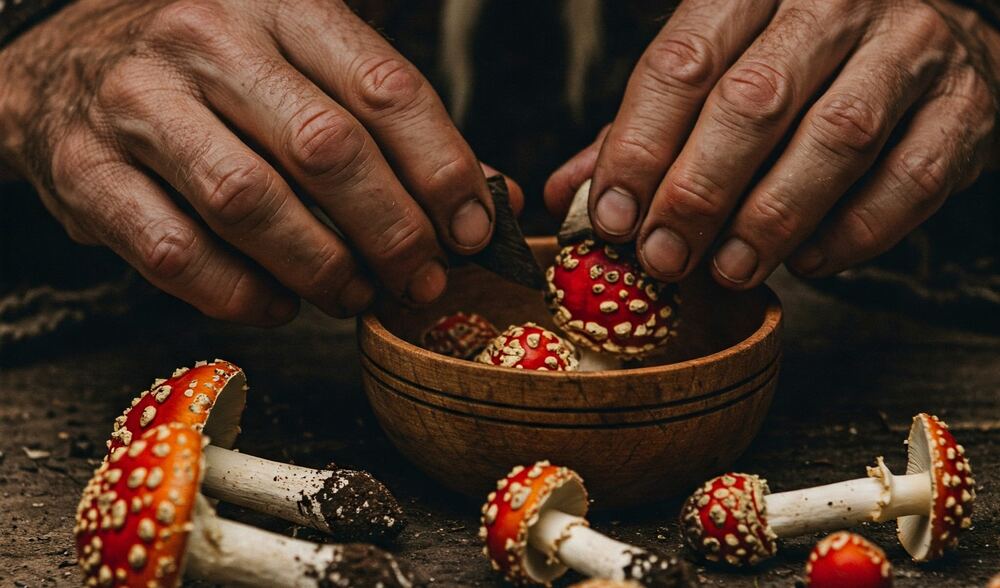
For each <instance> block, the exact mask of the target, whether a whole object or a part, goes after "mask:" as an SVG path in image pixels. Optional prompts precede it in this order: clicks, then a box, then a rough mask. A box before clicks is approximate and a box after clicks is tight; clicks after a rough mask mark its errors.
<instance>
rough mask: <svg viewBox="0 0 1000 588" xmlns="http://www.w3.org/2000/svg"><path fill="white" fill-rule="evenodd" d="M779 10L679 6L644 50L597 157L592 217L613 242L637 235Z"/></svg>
mask: <svg viewBox="0 0 1000 588" xmlns="http://www.w3.org/2000/svg"><path fill="white" fill-rule="evenodd" d="M774 5H775V2H774V1H773V0H767V1H760V0H738V1H737V0H722V1H702V2H684V3H681V5H680V6H679V7H678V9H677V11H676V12H675V13H674V15H673V16H672V17H671V18H670V20H669V21H668V22H667V24H666V26H664V28H663V30H662V31H660V33H659V34H658V35H657V37H656V39H654V41H653V42H652V43H651V44H650V46H649V48H648V49H646V51H645V53H643V55H642V58H641V59H640V61H639V63H638V65H637V66H636V68H635V70H634V71H633V73H632V76H631V78H630V79H629V82H628V87H627V88H626V90H625V96H624V98H623V99H622V104H621V108H620V109H619V111H618V115H617V116H616V117H615V120H614V123H613V124H612V127H611V131H610V133H609V134H608V137H607V140H606V141H604V144H603V147H602V148H601V150H600V156H599V157H598V158H597V164H596V167H595V170H594V181H593V184H592V185H591V189H590V218H591V219H592V221H593V225H594V229H595V230H596V232H597V234H598V235H599V236H601V237H602V238H604V239H607V240H610V241H614V242H626V241H629V240H631V239H632V238H633V236H634V234H635V231H636V229H637V227H638V226H639V225H640V221H641V220H642V218H643V217H644V216H645V212H646V210H647V209H648V207H649V203H650V201H651V200H652V198H653V194H654V192H656V188H657V186H658V185H659V184H660V181H661V180H662V179H663V176H664V174H665V173H666V171H667V168H669V167H670V164H671V163H672V162H673V160H674V158H675V157H676V156H677V153H678V152H679V151H680V149H681V146H682V145H683V144H684V141H685V140H686V139H687V136H688V133H689V132H690V130H691V126H692V125H693V123H694V121H695V118H696V117H697V116H698V112H699V111H700V110H701V106H702V103H703V102H704V101H705V97H706V96H708V94H709V92H710V90H711V89H712V86H714V85H715V82H716V80H718V78H719V76H721V75H722V73H723V72H724V71H725V70H726V68H727V67H728V66H729V64H730V63H732V62H733V61H734V60H735V59H736V58H737V57H738V56H739V54H740V53H741V52H742V51H743V50H744V49H745V48H746V47H747V46H748V45H749V44H750V42H751V41H752V40H753V38H754V37H756V36H757V34H758V33H759V32H760V30H761V29H763V28H764V26H765V25H766V24H767V21H768V20H769V18H770V16H771V13H772V11H773V10H774ZM577 185H578V186H579V185H580V184H577ZM559 188H560V189H562V188H564V187H563V186H559Z"/></svg>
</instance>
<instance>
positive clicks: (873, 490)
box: [764, 458, 933, 537]
mask: <svg viewBox="0 0 1000 588" xmlns="http://www.w3.org/2000/svg"><path fill="white" fill-rule="evenodd" d="M869 476H870V477H868V478H861V479H857V480H848V481H846V482H838V483H836V484H828V485H826V486H817V487H815V488H806V489H804V490H794V491H791V492H779V493H777V494H768V495H766V496H764V512H765V513H766V516H767V522H768V524H770V526H771V530H772V531H774V533H775V534H776V535H777V536H778V537H794V536H797V535H803V534H805V533H813V532H817V531H833V530H836V529H844V528H847V527H852V526H854V525H857V524H859V523H862V522H865V521H874V522H883V521H888V520H892V519H895V518H898V517H901V516H906V515H921V516H928V515H929V514H930V511H931V507H932V505H933V498H932V496H931V479H930V474H929V473H927V472H922V473H918V474H908V475H905V476H893V475H892V473H890V472H889V470H888V468H886V467H885V464H883V463H882V459H881V458H879V460H878V466H877V467H874V468H869Z"/></svg>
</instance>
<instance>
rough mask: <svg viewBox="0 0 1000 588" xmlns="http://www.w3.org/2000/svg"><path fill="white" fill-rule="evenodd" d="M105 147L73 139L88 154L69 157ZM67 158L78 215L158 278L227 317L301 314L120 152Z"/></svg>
mask: <svg viewBox="0 0 1000 588" xmlns="http://www.w3.org/2000/svg"><path fill="white" fill-rule="evenodd" d="M74 143H75V144H74ZM99 149H100V146H99V144H97V142H96V141H82V140H81V141H78V142H77V141H73V140H68V141H66V142H64V151H66V152H73V151H75V152H77V153H80V154H81V155H68V156H67V157H66V158H64V160H71V159H73V158H77V161H80V158H84V157H86V156H85V155H82V154H83V153H87V152H94V151H96V150H99ZM64 165H66V166H67V169H72V170H75V171H74V172H73V175H74V176H75V177H76V179H75V183H71V181H70V180H64V181H62V182H61V183H62V184H63V186H64V187H63V188H61V189H60V192H61V193H62V194H63V195H64V196H68V197H69V199H70V200H72V201H74V202H76V203H77V204H76V207H77V210H76V211H75V214H76V216H77V218H81V219H83V218H85V219H87V221H86V229H87V230H88V231H89V232H90V233H91V234H93V235H95V236H97V237H98V238H99V239H100V240H101V242H103V243H104V244H106V245H107V246H108V247H110V248H111V249H112V250H113V251H115V253H117V254H118V255H119V256H121V257H122V258H123V259H125V261H127V262H128V263H129V264H130V265H132V266H133V267H134V268H136V270H138V271H139V273H141V274H142V275H143V276H144V277H145V278H146V279H147V280H149V281H150V282H151V283H152V284H153V285H154V286H156V287H158V288H160V289H161V290H163V291H165V292H167V293H169V294H172V295H174V296H176V297H178V298H180V299H181V300H184V301H185V302H188V303H189V304H191V305H193V306H194V307H196V308H198V309H199V310H201V311H202V312H204V313H205V314H207V315H209V316H211V317H215V318H220V319H224V320H230V321H238V322H243V323H248V324H252V325H258V326H274V325H278V324H282V323H285V322H288V321H289V320H291V318H292V317H294V316H295V313H296V312H297V310H298V299H297V298H296V297H294V296H292V295H291V294H290V293H289V292H288V291H286V290H285V289H284V288H282V287H281V286H280V285H278V284H276V283H274V282H273V281H272V280H270V279H269V278H268V277H266V276H265V275H263V274H262V273H261V272H260V271H259V269H257V268H255V267H254V266H252V265H251V264H249V263H248V262H247V261H246V260H245V259H243V258H241V257H239V256H236V255H233V254H232V253H229V252H227V251H226V250H224V249H223V248H222V247H220V246H219V244H218V243H217V242H215V240H214V239H213V238H212V236H211V235H209V234H208V233H207V232H206V231H205V230H204V229H203V228H201V227H200V226H199V225H198V224H197V223H195V222H194V221H193V220H192V219H191V218H189V217H188V216H187V215H185V214H184V213H183V212H181V211H180V210H179V209H178V208H177V206H176V205H175V204H174V203H173V202H172V201H171V200H170V197H169V196H168V195H167V194H166V193H165V192H164V191H163V190H162V189H161V188H160V187H159V186H158V185H157V184H156V183H155V182H154V181H153V180H152V179H150V178H149V177H148V176H146V175H145V174H143V173H142V172H140V171H139V170H137V169H135V168H133V167H131V166H130V165H128V164H126V163H124V162H123V161H117V160H115V161H107V160H106V161H102V162H101V163H99V164H94V163H93V162H92V160H91V162H88V164H87V167H81V166H78V165H73V164H64ZM66 175H67V174H60V173H59V172H58V171H57V178H58V177H59V176H64V177H65V176H66ZM56 181H57V183H60V182H59V180H58V179H57V180H56ZM83 186H85V188H84V187H83Z"/></svg>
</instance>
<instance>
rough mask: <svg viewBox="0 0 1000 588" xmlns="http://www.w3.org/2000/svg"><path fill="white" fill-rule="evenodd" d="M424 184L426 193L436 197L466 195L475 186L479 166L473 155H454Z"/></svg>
mask: <svg viewBox="0 0 1000 588" xmlns="http://www.w3.org/2000/svg"><path fill="white" fill-rule="evenodd" d="M443 159H444V162H443V163H441V164H439V165H438V166H437V167H436V168H435V169H434V171H433V172H431V174H430V175H428V176H427V178H426V179H425V180H424V182H423V183H422V184H423V185H422V186H421V187H422V188H423V190H424V191H425V193H427V194H430V195H432V196H434V195H446V194H456V195H458V194H462V195H464V194H465V193H467V192H468V191H469V189H470V186H472V185H474V182H475V181H476V175H477V174H479V173H481V172H480V171H479V169H480V168H479V164H477V163H476V161H475V159H474V158H473V157H472V156H471V155H466V154H464V153H452V154H449V155H447V156H445V157H444V158H443Z"/></svg>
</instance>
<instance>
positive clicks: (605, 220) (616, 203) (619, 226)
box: [594, 188, 639, 235]
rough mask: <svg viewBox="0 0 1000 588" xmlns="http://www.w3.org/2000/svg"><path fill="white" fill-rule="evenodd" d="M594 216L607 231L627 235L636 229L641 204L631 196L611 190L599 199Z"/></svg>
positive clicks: (620, 191) (621, 191)
mask: <svg viewBox="0 0 1000 588" xmlns="http://www.w3.org/2000/svg"><path fill="white" fill-rule="evenodd" d="M594 214H595V215H596V216H597V218H596V220H597V222H598V224H600V225H601V228H602V229H604V230H605V231H607V232H609V233H611V234H612V235H626V234H628V233H630V232H632V228H633V227H635V222H636V220H637V219H638V217H639V204H638V203H637V202H636V200H635V198H633V197H632V195H631V194H628V193H626V192H624V191H623V190H619V189H618V188H611V189H610V190H608V191H607V192H605V193H604V194H601V197H600V198H598V199H597V205H596V206H595V207H594Z"/></svg>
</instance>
